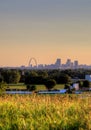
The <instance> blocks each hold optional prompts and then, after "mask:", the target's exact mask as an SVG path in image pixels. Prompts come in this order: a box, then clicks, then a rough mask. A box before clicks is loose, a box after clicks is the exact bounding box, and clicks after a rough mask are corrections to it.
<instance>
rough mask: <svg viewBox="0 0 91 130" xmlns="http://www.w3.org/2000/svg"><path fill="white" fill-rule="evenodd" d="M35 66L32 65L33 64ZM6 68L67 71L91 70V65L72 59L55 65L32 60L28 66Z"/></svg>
mask: <svg viewBox="0 0 91 130" xmlns="http://www.w3.org/2000/svg"><path fill="white" fill-rule="evenodd" d="M31 61H33V63H34V64H32V62H31ZM5 68H9V69H21V70H23V69H30V70H33V69H40V70H42V69H61V70H65V69H81V68H83V69H91V65H86V64H79V63H78V60H75V61H73V62H72V61H71V59H67V60H66V63H65V64H63V63H62V61H61V59H60V58H57V59H56V61H55V63H54V64H37V61H36V59H35V58H31V59H30V61H29V64H28V66H24V65H22V66H20V67H5Z"/></svg>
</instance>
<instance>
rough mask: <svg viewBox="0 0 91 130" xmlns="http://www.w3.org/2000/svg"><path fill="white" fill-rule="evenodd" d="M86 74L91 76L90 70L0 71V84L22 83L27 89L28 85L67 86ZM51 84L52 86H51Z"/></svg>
mask: <svg viewBox="0 0 91 130" xmlns="http://www.w3.org/2000/svg"><path fill="white" fill-rule="evenodd" d="M86 74H91V70H85V69H77V70H70V69H68V70H19V69H4V68H3V69H0V83H1V82H4V83H7V84H11V83H14V84H17V83H20V82H22V83H24V84H26V85H27V87H28V88H29V86H30V85H36V84H44V85H46V86H47V87H48V86H51V88H52V86H53V85H55V84H69V83H71V81H72V80H71V79H74V78H78V79H84V78H85V75H86ZM51 84H53V85H51Z"/></svg>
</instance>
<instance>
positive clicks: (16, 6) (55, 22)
mask: <svg viewBox="0 0 91 130" xmlns="http://www.w3.org/2000/svg"><path fill="white" fill-rule="evenodd" d="M31 57H34V58H35V59H36V60H37V63H38V64H40V63H42V64H51V63H54V62H55V61H56V59H57V58H61V60H62V63H65V62H66V59H68V58H70V59H71V60H72V61H74V60H78V61H79V63H80V64H88V65H90V64H91V60H90V58H91V0H0V66H21V65H25V66H27V65H28V62H29V59H30V58H31Z"/></svg>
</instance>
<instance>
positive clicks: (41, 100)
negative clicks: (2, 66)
mask: <svg viewBox="0 0 91 130" xmlns="http://www.w3.org/2000/svg"><path fill="white" fill-rule="evenodd" d="M90 129H91V98H89V97H87V98H81V97H79V96H74V95H73V96H71V95H51V96H49V95H31V96H28V95H27V96H26V95H25V96H19V95H14V96H9V95H8V96H7V95H6V96H3V97H0V130H90Z"/></svg>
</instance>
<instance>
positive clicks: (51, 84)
mask: <svg viewBox="0 0 91 130" xmlns="http://www.w3.org/2000/svg"><path fill="white" fill-rule="evenodd" d="M55 85H56V81H55V80H54V79H49V80H47V81H46V82H45V86H46V88H47V89H48V90H50V89H52V88H53V87H54V86H55Z"/></svg>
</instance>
